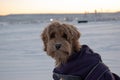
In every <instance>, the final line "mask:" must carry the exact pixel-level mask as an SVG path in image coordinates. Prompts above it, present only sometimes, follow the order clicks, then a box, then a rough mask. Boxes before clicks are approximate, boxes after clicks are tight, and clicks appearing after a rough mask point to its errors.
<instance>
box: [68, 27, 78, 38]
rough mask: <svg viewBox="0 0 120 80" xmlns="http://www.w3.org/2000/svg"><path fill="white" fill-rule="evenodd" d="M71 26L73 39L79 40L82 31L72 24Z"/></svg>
mask: <svg viewBox="0 0 120 80" xmlns="http://www.w3.org/2000/svg"><path fill="white" fill-rule="evenodd" d="M70 28H71V34H72V39H73V40H78V39H79V38H80V32H79V31H78V30H77V28H76V27H74V26H73V25H70Z"/></svg>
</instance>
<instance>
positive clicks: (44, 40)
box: [41, 28, 48, 51]
mask: <svg viewBox="0 0 120 80" xmlns="http://www.w3.org/2000/svg"><path fill="white" fill-rule="evenodd" d="M41 38H42V41H43V43H44V51H46V50H47V42H48V36H47V28H45V29H44V31H43V32H42V34H41Z"/></svg>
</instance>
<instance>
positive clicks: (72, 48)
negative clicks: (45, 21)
mask: <svg viewBox="0 0 120 80" xmlns="http://www.w3.org/2000/svg"><path fill="white" fill-rule="evenodd" d="M41 37H42V40H43V43H44V51H46V52H47V54H48V55H49V56H51V57H52V58H54V59H55V61H56V65H57V66H59V65H60V64H62V63H65V62H67V60H68V58H69V56H70V55H72V54H73V52H78V51H79V50H80V48H81V45H80V44H79V41H78V39H79V38H80V32H79V31H78V30H77V29H76V28H75V27H74V26H73V25H69V24H64V23H63V24H61V23H59V22H52V23H51V24H49V25H48V26H47V27H46V28H45V29H44V31H43V33H42V35H41ZM57 44H60V46H59V49H57V48H56V45H57Z"/></svg>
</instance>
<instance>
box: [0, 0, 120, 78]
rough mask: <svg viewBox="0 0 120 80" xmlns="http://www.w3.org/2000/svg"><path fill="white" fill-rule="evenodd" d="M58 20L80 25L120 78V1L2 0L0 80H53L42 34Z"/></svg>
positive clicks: (85, 37)
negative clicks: (52, 22)
mask: <svg viewBox="0 0 120 80" xmlns="http://www.w3.org/2000/svg"><path fill="white" fill-rule="evenodd" d="M54 20H57V21H60V22H63V23H69V24H72V25H74V26H76V27H77V28H78V30H79V31H80V32H81V34H82V35H81V37H80V39H79V41H80V43H81V44H82V45H83V44H87V45H89V46H90V47H91V48H92V49H93V50H94V51H95V52H97V53H99V54H100V55H101V57H102V60H103V62H104V63H105V64H107V65H108V66H109V68H110V69H111V71H112V72H114V73H116V74H118V75H119V76H120V37H119V35H120V0H62V1H60V0H0V80H41V79H43V80H52V70H53V68H54V66H55V65H54V60H53V59H52V58H50V57H49V56H47V55H46V53H45V52H44V51H43V43H42V40H41V37H40V35H41V33H42V31H43V29H44V28H45V27H46V26H47V25H48V24H49V23H51V21H54Z"/></svg>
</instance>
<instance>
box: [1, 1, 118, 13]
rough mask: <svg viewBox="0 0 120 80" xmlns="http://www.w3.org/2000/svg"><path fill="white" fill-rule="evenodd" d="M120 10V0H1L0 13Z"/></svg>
mask: <svg viewBox="0 0 120 80" xmlns="http://www.w3.org/2000/svg"><path fill="white" fill-rule="evenodd" d="M95 10H97V11H98V12H118V11H120V0H0V15H8V14H42V13H54V14H56V13H85V12H90V13H91V12H94V11H95Z"/></svg>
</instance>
